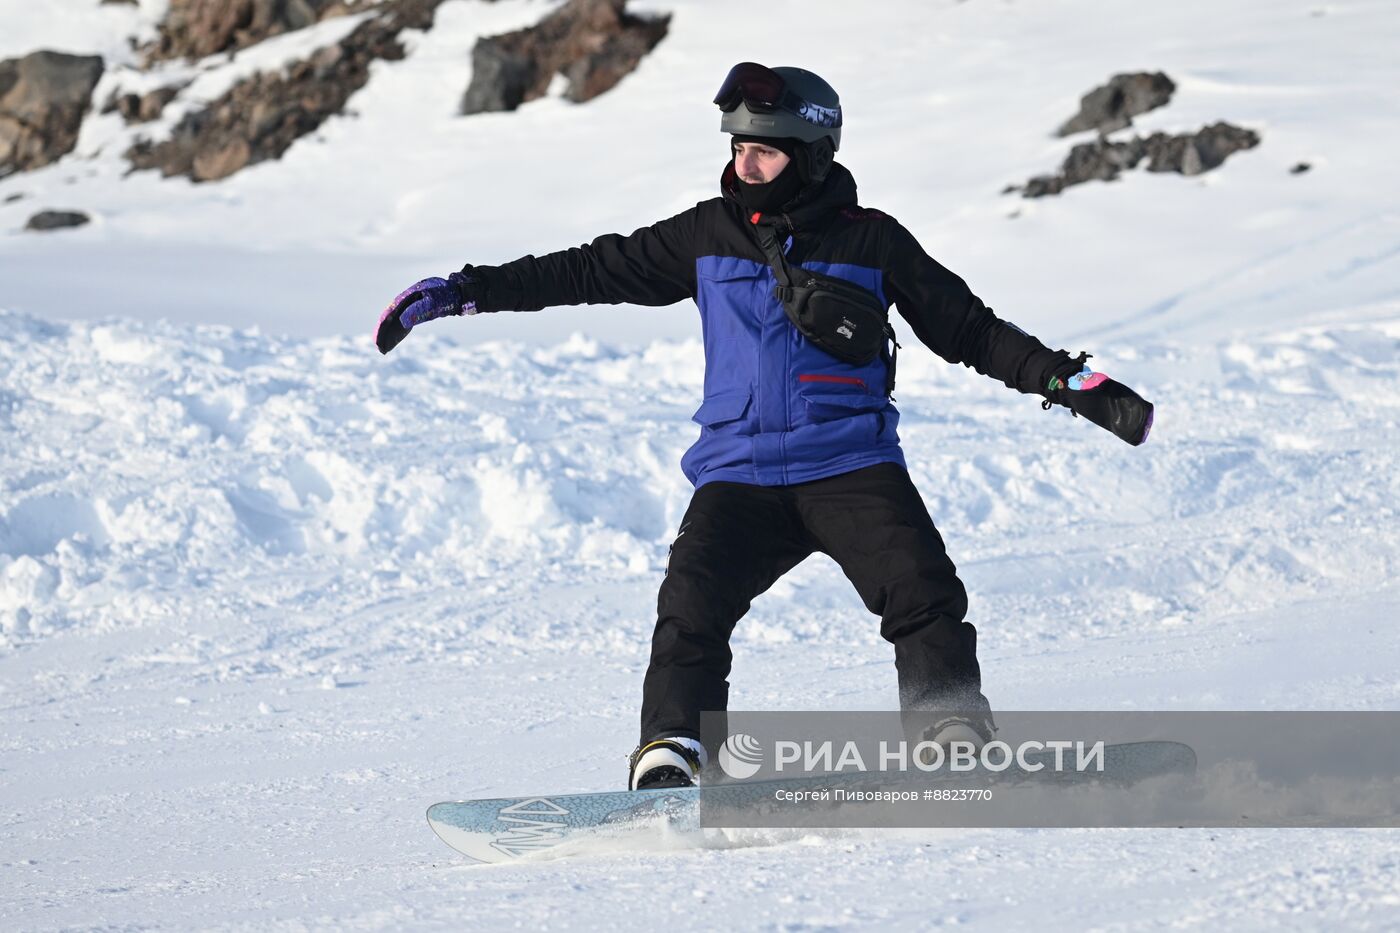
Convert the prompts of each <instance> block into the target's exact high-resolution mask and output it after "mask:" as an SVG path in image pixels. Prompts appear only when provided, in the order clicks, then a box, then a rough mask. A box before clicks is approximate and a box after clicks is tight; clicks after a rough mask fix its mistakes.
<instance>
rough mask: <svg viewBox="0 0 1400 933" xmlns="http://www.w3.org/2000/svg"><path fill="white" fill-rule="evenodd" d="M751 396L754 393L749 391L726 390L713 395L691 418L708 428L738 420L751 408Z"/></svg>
mask: <svg viewBox="0 0 1400 933" xmlns="http://www.w3.org/2000/svg"><path fill="white" fill-rule="evenodd" d="M751 398H752V394H751V393H749V392H726V393H723V394H721V395H712V396H710V397H709V398H707V399H705V401H704V403H703V404H701V406H700V407H699V408H698V409H696V411H695V414H694V415H692V416H691V420H692V421H694V422H695V423H696V424H700V425H704V426H705V427H707V428H714V427H718V426H720V425H724V424H728V423H730V422H731V421H738V420H739V419H740V418H742V417H744V413H745V412H747V411H748V410H749V400H750V399H751Z"/></svg>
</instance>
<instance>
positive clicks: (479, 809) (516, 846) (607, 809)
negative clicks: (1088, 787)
mask: <svg viewBox="0 0 1400 933" xmlns="http://www.w3.org/2000/svg"><path fill="white" fill-rule="evenodd" d="M1047 754H1048V753H1047ZM1029 763H1031V764H1034V763H1035V761H1034V760H1033V759H1032V760H1031V761H1030V762H1029ZM1195 769H1196V753H1195V752H1194V751H1192V749H1191V748H1190V746H1187V745H1183V744H1181V743H1180V742H1127V743H1122V744H1115V745H1107V746H1105V748H1104V770H1103V771H1098V772H1092V773H1088V774H1082V775H1081V774H1075V773H1066V772H1056V773H1049V774H1047V773H1046V772H1043V771H1042V772H1038V771H1035V770H1029V771H1028V770H1023V769H1022V768H1021V767H1020V766H1019V765H1013V766H1012V767H1010V768H1008V769H1007V770H1004V771H999V772H996V773H991V772H982V771H980V770H974V771H972V772H962V773H958V774H945V775H924V774H920V775H917V776H911V777H910V778H907V779H906V780H909V781H911V782H917V783H918V786H920V787H926V786H928V785H930V784H935V783H949V784H956V783H969V782H979V783H986V784H990V785H993V786H1007V785H1015V784H1027V783H1033V782H1041V783H1050V784H1056V785H1064V784H1071V783H1075V782H1080V781H1085V780H1093V781H1097V782H1103V783H1106V784H1115V785H1131V784H1134V783H1137V782H1138V781H1142V780H1146V779H1148V778H1152V777H1162V776H1166V775H1172V774H1183V775H1189V774H1192V773H1194V771H1195ZM876 780H878V781H880V782H881V783H882V785H884V786H893V782H892V779H891V777H890V776H888V775H886V776H883V777H880V776H877V775H869V774H868V775H859V776H857V775H849V774H848V775H840V774H834V775H820V776H810V777H801V778H792V779H787V780H775V781H753V782H734V783H719V784H707V785H706V787H705V791H704V792H705V793H706V794H707V795H709V797H707V800H716V799H718V800H719V801H720V802H722V804H723V805H724V806H744V805H745V804H749V803H751V804H753V805H756V806H757V805H762V803H763V802H764V801H767V800H771V799H772V795H773V793H774V790H775V789H776V788H785V789H786V788H791V789H800V788H803V787H811V788H819V787H821V786H823V785H831V784H837V783H840V784H851V783H852V782H853V781H854V782H857V783H859V782H865V783H873V782H875V781H876ZM898 780H899V779H898V778H894V779H893V781H894V782H897V781H898ZM700 794H701V790H700V788H698V787H672V788H661V789H656V790H638V791H627V790H620V791H602V792H599V793H590V794H558V795H550V796H540V797H501V798H492V799H484V800H462V801H455V802H444V803H436V804H433V805H432V806H431V807H429V808H428V825H429V826H431V827H432V829H433V832H435V833H437V835H438V837H439V838H440V839H442V841H443V842H445V843H447V844H448V845H449V846H451V847H452V848H453V849H456V850H457V851H458V852H460V853H461V854H463V855H465V856H466V857H467V858H469V859H472V860H473V861H475V862H482V863H489V862H513V861H517V860H519V859H522V858H526V857H528V856H531V855H537V854H539V853H541V852H544V851H546V850H548V849H552V848H554V847H555V846H558V845H560V844H561V843H564V842H570V841H575V840H580V839H585V838H588V837H590V836H606V835H609V834H612V833H614V832H617V831H620V830H627V829H632V828H638V827H653V826H660V825H663V824H664V825H667V826H670V827H673V828H675V829H679V830H681V831H693V830H698V829H699V828H700Z"/></svg>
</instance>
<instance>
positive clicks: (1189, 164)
mask: <svg viewBox="0 0 1400 933" xmlns="http://www.w3.org/2000/svg"><path fill="white" fill-rule="evenodd" d="M1257 145H1259V134H1258V133H1256V132H1254V131H1253V130H1246V129H1244V128H1242V127H1238V126H1233V125H1231V124H1229V123H1225V122H1223V121H1221V122H1218V123H1212V124H1211V125H1210V126H1207V127H1203V128H1201V129H1199V130H1197V131H1196V132H1195V133H1188V134H1185V135H1181V136H1168V135H1167V134H1166V133H1153V134H1152V135H1151V136H1149V137H1148V138H1147V140H1146V141H1145V146H1146V155H1147V159H1148V162H1147V170H1148V171H1149V172H1180V173H1181V174H1182V175H1199V174H1201V173H1202V172H1208V171H1210V170H1211V169H1213V168H1218V167H1219V166H1221V165H1223V164H1224V163H1225V160H1226V159H1227V158H1229V157H1230V156H1231V155H1232V154H1234V153H1236V152H1239V151H1240V150H1242V149H1253V148H1254V147H1255V146H1257Z"/></svg>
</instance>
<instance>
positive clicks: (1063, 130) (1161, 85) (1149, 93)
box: [1058, 71, 1176, 136]
mask: <svg viewBox="0 0 1400 933" xmlns="http://www.w3.org/2000/svg"><path fill="white" fill-rule="evenodd" d="M1175 90H1176V84H1174V83H1173V82H1172V79H1171V78H1168V77H1167V76H1166V75H1165V74H1163V73H1162V72H1160V71H1159V72H1157V73H1155V74H1148V73H1147V72H1138V73H1136V74H1121V75H1114V76H1113V77H1112V78H1111V79H1109V82H1108V83H1107V84H1105V85H1104V86H1102V87H1096V88H1094V89H1093V90H1092V91H1090V92H1089V93H1088V94H1085V95H1084V96H1083V97H1082V98H1080V100H1079V113H1077V114H1075V115H1074V116H1073V117H1071V118H1070V119H1069V120H1068V121H1067V122H1066V123H1065V124H1064V125H1063V126H1061V127H1060V129H1059V133H1058V135H1060V136H1071V135H1073V134H1075V133H1082V132H1084V131H1085V130H1098V131H1099V132H1100V133H1101V134H1102V133H1111V132H1113V131H1114V130H1121V129H1123V128H1124V127H1127V126H1132V125H1133V119H1132V118H1133V117H1135V116H1137V115H1138V114H1140V113H1147V111H1149V110H1155V109H1156V108H1158V107H1161V106H1164V105H1165V104H1166V103H1167V102H1168V101H1170V100H1171V99H1172V93H1173V92H1174V91H1175Z"/></svg>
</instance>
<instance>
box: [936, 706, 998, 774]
mask: <svg viewBox="0 0 1400 933" xmlns="http://www.w3.org/2000/svg"><path fill="white" fill-rule="evenodd" d="M996 731H997V727H996V725H995V724H993V722H992V717H991V715H990V714H972V715H967V714H963V713H955V714H953V715H951V716H945V717H943V718H942V719H940V720H938V721H937V722H935V723H934V724H933V725H931V726H929V727H928V728H927V729H925V730H924V732H923V735H922V736H920V737H919V740H920V741H922V742H933V743H934V744H935V745H941V746H942V747H943V750H944V751H947V752H952V751H967V750H968V746H971V751H972V752H974V753H976V752H980V751H981V750H982V746H984V745H986V744H987V743H988V742H990V741H991V740H992V733H994V732H996ZM954 743H958V747H957V748H956V749H955V748H954ZM919 756H920V759H921V760H922V761H923V763H924V764H932V763H933V761H934V758H933V753H932V752H930V751H928V750H927V749H924V750H922V751H920V752H919Z"/></svg>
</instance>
